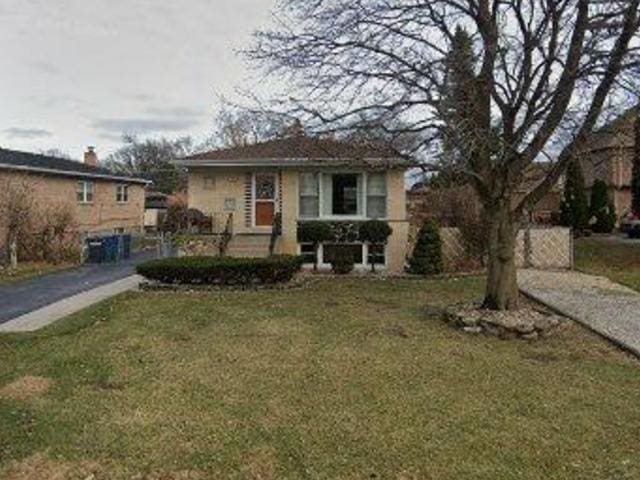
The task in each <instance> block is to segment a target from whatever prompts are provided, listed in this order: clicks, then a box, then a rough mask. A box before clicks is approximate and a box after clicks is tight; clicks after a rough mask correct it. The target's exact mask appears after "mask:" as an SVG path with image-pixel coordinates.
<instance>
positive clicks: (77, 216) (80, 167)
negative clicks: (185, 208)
mask: <svg viewBox="0 0 640 480" xmlns="http://www.w3.org/2000/svg"><path fill="white" fill-rule="evenodd" d="M84 160H85V161H84V163H81V162H77V161H74V160H68V159H64V158H56V157H51V156H47V155H38V154H34V153H26V152H18V151H15V150H6V149H3V148H0V181H4V180H7V179H8V180H9V181H11V180H12V179H15V180H16V181H23V180H26V181H27V182H29V183H30V184H31V186H32V189H33V195H34V199H33V200H34V204H36V205H39V206H41V207H53V208H58V207H59V208H69V209H70V210H71V212H72V214H73V216H74V221H75V227H76V228H77V230H78V231H79V232H81V233H83V234H99V233H120V232H139V231H141V230H142V229H143V219H144V193H145V188H146V186H147V184H148V183H149V182H148V181H147V180H143V179H140V178H131V177H126V176H120V175H114V174H113V173H112V172H111V171H109V170H107V169H104V168H100V167H99V166H98V157H97V155H96V153H95V151H94V150H93V148H89V149H88V151H87V152H86V153H85V155H84ZM5 236H6V234H5V232H0V245H1V244H3V243H4V242H5Z"/></svg>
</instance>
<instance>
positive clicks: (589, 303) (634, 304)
mask: <svg viewBox="0 0 640 480" xmlns="http://www.w3.org/2000/svg"><path fill="white" fill-rule="evenodd" d="M518 281H519V284H520V289H521V290H522V292H523V293H524V294H526V295H528V296H530V297H532V298H534V299H535V300H538V301H539V302H541V303H543V304H545V305H547V306H549V307H550V308H552V309H554V310H556V311H557V312H559V313H561V314H563V315H565V316H567V317H570V318H573V319H574V320H576V321H578V322H580V323H583V324H584V325H586V326H587V327H589V328H591V329H592V330H594V331H595V332H597V333H599V334H601V335H603V336H604V337H606V338H608V339H610V340H612V341H613V342H615V343H616V344H618V345H620V346H621V347H623V348H625V349H627V350H629V351H631V352H632V353H634V354H635V355H637V356H638V357H640V293H638V292H636V291H635V290H632V289H630V288H627V287H624V286H622V285H619V284H617V283H614V282H612V281H610V280H608V279H606V278H603V277H596V276H593V275H586V274H583V273H578V272H549V271H539V270H521V271H519V272H518Z"/></svg>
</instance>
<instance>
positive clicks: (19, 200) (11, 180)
mask: <svg viewBox="0 0 640 480" xmlns="http://www.w3.org/2000/svg"><path fill="white" fill-rule="evenodd" d="M35 209H36V206H35V202H34V200H33V182H31V181H29V179H28V178H27V177H26V176H25V177H22V176H15V177H12V176H8V177H6V178H4V179H0V231H2V230H4V233H5V234H6V238H5V239H3V240H4V242H3V243H5V246H6V249H7V252H6V257H7V258H8V260H9V261H8V263H9V266H10V267H11V268H14V269H15V268H16V267H17V266H18V245H19V243H20V241H21V240H22V239H23V237H25V236H27V235H29V234H31V233H32V229H33V221H34V214H35Z"/></svg>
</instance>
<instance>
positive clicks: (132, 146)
mask: <svg viewBox="0 0 640 480" xmlns="http://www.w3.org/2000/svg"><path fill="white" fill-rule="evenodd" d="M122 139H123V142H124V144H125V145H124V146H123V147H122V148H120V149H119V150H117V151H116V152H115V153H113V154H112V155H110V156H109V157H107V158H106V160H105V161H104V162H103V164H102V166H104V167H105V168H108V169H110V170H112V171H114V172H116V173H118V174H122V175H130V176H139V177H143V178H146V179H148V180H152V181H153V188H154V189H155V190H157V191H159V192H163V193H166V194H168V195H170V194H172V193H175V192H178V191H181V190H184V189H185V188H186V181H187V179H186V174H185V172H183V171H182V170H180V169H179V168H178V167H176V166H175V165H173V164H172V163H171V161H172V160H175V159H176V158H179V157H182V156H185V155H188V154H190V153H193V152H194V151H195V147H194V145H193V140H192V139H191V138H190V137H182V138H178V139H175V140H171V139H167V138H147V139H144V140H141V139H139V138H138V137H136V136H135V135H129V134H125V135H123V137H122Z"/></svg>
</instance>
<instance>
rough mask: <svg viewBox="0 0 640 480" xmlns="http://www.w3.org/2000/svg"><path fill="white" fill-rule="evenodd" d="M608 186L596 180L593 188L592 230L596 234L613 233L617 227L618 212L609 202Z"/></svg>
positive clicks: (591, 206) (591, 207)
mask: <svg viewBox="0 0 640 480" xmlns="http://www.w3.org/2000/svg"><path fill="white" fill-rule="evenodd" d="M608 190H609V189H608V188H607V184H606V183H605V182H604V181H603V180H596V181H595V182H594V184H593V187H592V188H591V205H590V210H589V211H590V217H591V229H592V230H593V231H594V232H596V233H611V232H612V231H613V229H614V227H615V226H616V212H615V207H614V206H613V203H612V202H611V200H609V192H608Z"/></svg>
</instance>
